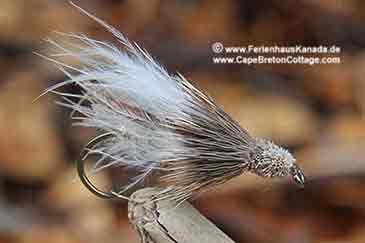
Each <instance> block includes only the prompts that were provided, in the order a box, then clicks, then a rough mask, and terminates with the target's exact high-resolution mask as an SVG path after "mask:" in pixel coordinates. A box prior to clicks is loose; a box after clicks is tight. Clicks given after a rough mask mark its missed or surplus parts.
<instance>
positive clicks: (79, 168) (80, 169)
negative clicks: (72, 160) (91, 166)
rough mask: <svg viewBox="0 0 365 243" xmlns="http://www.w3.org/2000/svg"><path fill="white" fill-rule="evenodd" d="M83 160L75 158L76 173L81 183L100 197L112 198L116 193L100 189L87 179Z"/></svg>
mask: <svg viewBox="0 0 365 243" xmlns="http://www.w3.org/2000/svg"><path fill="white" fill-rule="evenodd" d="M84 162H85V160H82V159H80V160H77V161H76V164H77V174H78V175H79V178H80V180H81V182H82V184H84V186H85V187H86V188H87V189H88V190H89V191H90V192H92V193H93V194H94V195H96V196H98V197H100V198H104V199H114V198H116V195H115V194H113V193H111V192H104V191H102V190H99V189H98V188H97V187H96V186H94V184H92V183H91V181H90V180H89V178H88V177H87V175H86V173H85V165H84V164H85V163H84Z"/></svg>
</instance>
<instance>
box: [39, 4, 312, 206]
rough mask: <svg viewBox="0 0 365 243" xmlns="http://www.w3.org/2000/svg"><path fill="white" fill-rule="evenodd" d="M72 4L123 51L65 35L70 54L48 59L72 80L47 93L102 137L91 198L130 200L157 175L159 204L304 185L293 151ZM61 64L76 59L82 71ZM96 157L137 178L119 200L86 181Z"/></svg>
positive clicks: (91, 149)
mask: <svg viewBox="0 0 365 243" xmlns="http://www.w3.org/2000/svg"><path fill="white" fill-rule="evenodd" d="M71 4H72V5H73V6H75V7H76V8H77V9H79V10H80V11H81V12H82V13H84V14H86V15H87V16H89V17H90V18H92V19H93V20H95V21H96V22H98V23H99V24H101V25H102V26H103V27H105V28H106V29H107V30H108V31H109V32H111V33H112V34H113V35H114V37H116V38H117V40H118V42H119V43H120V44H121V45H122V48H121V49H119V48H117V47H116V46H114V45H111V44H109V43H107V42H103V41H99V40H95V39H92V38H89V37H87V36H85V35H77V34H62V35H63V36H65V37H67V38H69V39H70V41H69V42H68V45H67V46H65V45H62V44H60V43H58V42H56V41H53V40H48V41H49V42H50V43H51V44H52V45H53V46H55V47H56V48H57V49H59V50H60V53H58V54H55V55H51V57H45V58H47V59H48V60H50V61H52V62H53V63H55V64H56V65H57V66H58V68H59V69H60V70H61V71H63V73H64V74H65V75H66V76H67V77H68V80H66V81H64V82H61V83H59V84H56V85H54V86H52V87H50V88H49V89H47V90H46V91H45V92H44V93H48V92H53V93H56V94H58V95H60V96H62V98H63V102H60V104H61V105H62V106H65V107H68V108H70V109H72V110H73V115H72V118H73V119H74V120H76V121H77V122H76V124H77V125H80V126H83V127H92V128H96V129H98V130H100V131H101V132H102V134H101V135H99V136H97V137H96V138H94V139H93V140H92V141H90V143H89V144H88V145H87V146H86V147H85V149H84V151H83V156H82V158H81V159H80V160H79V161H78V172H79V176H80V178H81V180H82V182H83V183H84V185H85V186H86V187H87V188H88V189H89V190H90V191H92V192H93V193H95V194H96V195H98V196H101V197H104V198H118V197H120V198H125V199H128V197H127V196H124V193H125V192H126V191H127V190H130V189H131V188H133V187H135V186H136V185H138V184H140V183H143V182H144V180H145V179H146V178H147V177H148V176H150V175H152V173H153V174H154V175H157V176H158V180H157V181H158V184H157V186H158V187H160V188H161V190H160V193H158V194H157V195H154V198H155V199H156V200H162V199H170V200H176V201H184V200H186V199H189V198H190V197H192V196H193V195H195V194H196V193H198V192H201V191H203V190H205V189H207V188H210V187H212V186H214V185H218V184H221V183H224V182H226V181H227V180H229V179H231V178H233V177H235V176H238V175H241V174H242V173H244V172H252V173H255V174H257V175H259V176H261V177H284V176H292V177H293V179H294V181H295V182H297V183H298V184H300V185H304V183H305V177H304V174H303V172H302V171H301V169H300V168H299V167H298V166H297V164H296V160H295V158H294V157H293V156H292V155H291V154H290V153H289V152H288V151H287V150H285V149H283V148H281V147H279V146H277V145H275V144H274V143H272V142H271V141H267V140H264V139H260V138H255V137H253V136H251V135H250V134H249V133H248V132H247V131H246V130H245V129H244V128H242V127H241V126H240V125H239V124H238V123H237V122H236V121H234V120H233V119H232V118H231V117H230V116H229V115H228V114H227V113H226V112H224V110H222V108H221V107H220V106H219V105H217V104H216V103H215V102H214V100H213V99H212V98H211V97H210V96H208V95H207V94H205V93H203V92H202V91H200V90H199V89H198V88H196V87H195V86H193V85H192V84H191V83H190V82H189V81H188V80H186V79H185V78H184V77H183V76H182V75H180V74H176V75H170V74H168V72H167V71H166V70H165V69H164V68H163V67H161V65H160V64H158V63H157V62H156V61H155V60H154V59H153V58H152V57H151V56H150V55H149V54H148V53H147V52H146V51H145V50H144V49H142V48H140V47H139V46H138V45H137V44H135V43H131V42H129V41H128V39H127V38H126V37H124V35H123V34H122V33H120V32H119V31H117V30H116V29H115V28H113V27H112V26H110V25H108V24H107V23H105V22H104V21H102V20H100V19H98V18H97V17H95V16H93V15H91V14H90V13H88V12H86V11H85V10H83V9H81V8H80V7H78V6H76V5H75V4H73V3H71ZM68 46H69V47H68ZM55 56H56V57H59V56H62V57H65V56H66V57H69V58H74V59H75V60H76V61H78V62H79V63H81V67H75V66H72V65H71V64H67V63H65V62H62V61H59V60H58V59H55ZM68 84H76V85H78V86H79V87H81V90H82V92H81V94H73V93H68V92H60V91H57V89H58V88H60V87H62V86H65V85H68ZM44 93H43V94H44ZM75 99H76V100H77V101H75ZM76 114H77V115H76ZM91 155H97V156H98V159H97V161H96V162H95V166H94V167H95V170H101V169H103V168H108V167H113V166H119V167H123V168H126V169H133V170H134V171H137V175H136V176H134V177H133V178H130V179H132V180H131V182H130V183H127V185H125V186H123V187H122V188H121V189H120V191H118V192H110V193H109V192H102V191H100V190H99V189H98V188H96V187H95V186H94V185H93V184H92V183H91V182H90V181H89V179H88V178H87V176H86V173H85V169H84V161H85V159H86V158H88V157H89V156H91ZM154 172H158V173H154Z"/></svg>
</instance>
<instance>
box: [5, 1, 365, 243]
mask: <svg viewBox="0 0 365 243" xmlns="http://www.w3.org/2000/svg"><path fill="white" fill-rule="evenodd" d="M75 2H76V3H77V4H78V5H80V6H81V7H83V8H85V9H86V10H88V11H90V12H92V13H93V14H95V15H97V16H98V17H100V18H102V19H104V20H106V21H107V22H108V23H110V24H112V25H114V26H115V27H116V28H117V29H119V30H121V31H122V32H123V33H124V34H125V35H126V36H127V37H128V38H129V39H131V40H134V41H136V42H137V43H139V44H140V45H142V46H143V47H145V48H146V49H147V50H149V51H150V53H151V54H152V55H153V56H155V57H156V58H157V59H158V60H160V62H161V63H162V64H163V65H165V66H166V67H167V69H168V70H169V71H170V72H174V71H175V70H178V71H179V72H181V73H183V74H184V75H185V76H186V77H187V78H188V79H190V80H194V82H195V83H196V84H197V85H198V86H199V87H201V88H202V89H203V90H205V91H207V92H208V93H209V94H211V95H212V96H213V97H215V98H216V100H217V101H218V102H219V103H220V104H222V105H223V106H224V108H225V110H226V111H228V112H229V113H230V114H231V115H232V116H233V117H234V118H235V119H237V120H238V121H239V122H240V123H241V124H242V126H244V127H246V128H248V130H249V131H250V132H251V133H252V134H254V135H256V136H261V137H265V138H269V139H273V140H274V141H275V142H277V143H279V144H281V145H283V146H285V147H287V148H289V149H290V150H291V151H292V152H293V153H294V154H295V156H296V157H297V159H298V163H299V165H300V166H301V167H302V168H303V170H304V171H305V173H306V174H307V176H308V177H309V178H308V180H309V182H308V184H307V185H306V187H305V188H304V189H299V188H297V187H296V186H295V185H293V183H292V182H290V181H289V180H286V179H283V180H263V179H261V178H258V177H257V176H253V175H242V176H241V177H239V178H236V179H234V180H232V181H231V182H229V183H227V184H226V185H223V186H221V187H219V188H215V189H212V190H211V191H209V192H207V193H204V194H202V195H201V196H199V197H198V198H197V199H195V200H194V201H193V203H194V204H195V205H196V206H197V207H198V208H199V209H200V210H201V212H202V213H203V214H204V215H206V216H207V217H209V218H210V219H211V220H212V221H214V222H215V224H216V225H217V226H218V227H220V228H221V229H222V230H224V231H225V232H226V233H227V234H228V235H230V236H231V237H232V238H233V239H234V240H236V241H237V242H280V243H285V242H291V243H296V242H297V243H307V242H353V243H355V242H356V243H360V242H365V188H364V186H365V162H364V157H365V123H364V121H365V120H364V112H365V99H364V94H365V81H364V78H363V77H364V70H365V51H364V48H365V28H364V23H365V2H364V1H361V0H347V1H345V0H338V1H336V0H333V1H332V0H318V1H305V0H298V1H290V0H271V1H238V0H226V1H218V0H210V1H208V0H205V1H192V0H185V1H183V0H180V1H178V0H173V1H168V0H149V1H143V0H128V1H122V0H120V1H118V0H80V1H76V0H75ZM54 30H58V31H63V32H75V33H85V34H87V35H89V36H92V37H94V38H97V39H101V40H108V41H112V40H113V37H112V36H111V35H110V34H109V33H107V32H105V31H104V30H103V29H102V28H100V26H98V25H97V24H96V23H95V22H93V21H92V20H91V19H89V18H88V17H86V16H84V15H82V14H80V13H79V12H78V11H77V10H75V9H74V8H73V7H71V6H70V4H68V2H67V1H63V0H62V1H61V0H1V1H0V72H1V78H0V85H1V86H0V134H1V135H2V138H1V140H0V242H34V243H41V242H55V243H81V242H88V243H93V242H95V243H96V242H105V243H107V242H108V243H109V242H138V238H137V235H136V233H135V232H134V231H133V229H132V227H131V226H129V224H128V220H127V210H126V207H125V206H126V203H124V202H111V201H105V200H102V199H99V198H96V197H95V196H93V195H92V194H91V193H89V192H88V191H87V190H86V189H84V187H83V186H82V185H81V183H80V182H79V181H78V179H77V176H76V173H75V168H74V161H75V159H76V158H77V157H78V153H79V151H80V149H81V148H82V145H83V144H84V143H85V142H86V141H87V139H88V138H90V136H91V135H92V134H93V132H92V131H85V130H81V129H79V128H75V127H71V124H70V119H69V112H68V111H66V110H65V109H63V108H61V107H58V106H56V105H55V104H54V101H55V99H56V97H54V96H52V95H47V96H45V97H43V98H41V99H40V100H39V101H38V102H36V103H32V100H33V99H34V98H35V97H37V96H38V95H39V94H40V93H41V91H42V90H43V89H44V88H46V87H48V86H50V85H52V84H55V83H57V82H59V81H61V80H63V79H64V76H63V75H62V73H61V72H59V71H58V70H57V69H56V68H54V67H53V66H52V64H50V63H49V62H46V61H44V60H42V59H41V58H40V57H37V56H36V55H34V54H33V53H32V52H33V51H37V52H41V53H43V54H49V52H50V50H49V49H48V46H47V44H46V43H45V42H44V41H42V39H44V38H46V37H52V36H54V34H53V33H52V31H54ZM216 41H220V42H222V43H224V44H225V45H232V46H241V45H246V44H253V45H257V46H258V45H262V44H265V45H267V46H270V45H275V44H277V45H284V46H290V45H296V44H301V45H306V46H319V45H327V46H331V45H337V46H339V47H341V53H340V55H339V56H340V57H341V64H331V65H314V66H307V65H289V64H282V65H251V66H247V65H239V64H226V65H223V64H219V65H218V64H213V63H212V56H213V52H212V50H211V44H212V43H214V42H216ZM94 180H95V181H97V183H99V184H100V183H101V184H106V185H107V184H108V183H110V179H109V177H108V176H107V175H106V174H104V175H103V174H101V175H99V176H98V178H95V179H94Z"/></svg>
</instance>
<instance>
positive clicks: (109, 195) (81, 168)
mask: <svg viewBox="0 0 365 243" xmlns="http://www.w3.org/2000/svg"><path fill="white" fill-rule="evenodd" d="M108 135H111V133H105V134H102V135H100V136H98V137H96V138H94V139H92V140H91V141H90V142H89V143H88V144H86V145H85V147H84V148H83V150H82V152H81V153H80V159H79V160H77V161H76V166H77V174H78V176H79V178H80V180H81V182H82V184H84V186H85V187H86V188H87V189H88V190H89V191H90V192H92V193H93V194H94V195H96V196H98V197H100V198H103V199H126V200H130V199H129V198H128V197H125V196H123V195H119V194H118V193H116V192H113V191H111V192H105V191H102V190H100V189H98V188H97V187H96V186H95V185H94V184H92V183H91V181H90V180H89V178H88V177H87V175H86V172H85V159H86V158H85V155H84V152H85V151H86V148H87V147H88V146H90V145H91V144H92V143H94V142H96V141H98V140H99V139H101V138H103V137H105V136H108ZM86 157H87V155H86Z"/></svg>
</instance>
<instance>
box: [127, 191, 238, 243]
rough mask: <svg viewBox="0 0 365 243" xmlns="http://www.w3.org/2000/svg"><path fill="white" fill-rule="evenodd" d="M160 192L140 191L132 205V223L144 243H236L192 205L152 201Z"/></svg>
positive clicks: (129, 209)
mask: <svg viewBox="0 0 365 243" xmlns="http://www.w3.org/2000/svg"><path fill="white" fill-rule="evenodd" d="M156 192H158V189H155V188H145V189H141V190H138V191H136V192H135V193H133V194H132V196H131V199H132V200H131V201H130V202H129V204H128V217H129V221H130V222H131V223H132V224H133V225H134V227H135V229H136V230H137V232H138V233H139V235H140V237H141V242H142V243H198V242H199V243H234V241H233V240H231V239H230V238H229V237H228V236H227V235H225V234H224V233H223V232H222V231H221V230H220V229H218V228H217V227H216V226H215V225H214V224H213V223H212V222H210V221H209V220H208V219H207V218H205V217H204V216H203V215H201V214H200V213H199V211H198V210H197V209H195V208H194V207H193V206H192V205H191V204H190V203H189V202H187V201H186V202H184V203H182V204H180V205H178V206H176V203H175V202H172V201H166V200H165V201H159V202H157V203H155V202H152V201H151V197H152V195H154V194H156Z"/></svg>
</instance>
